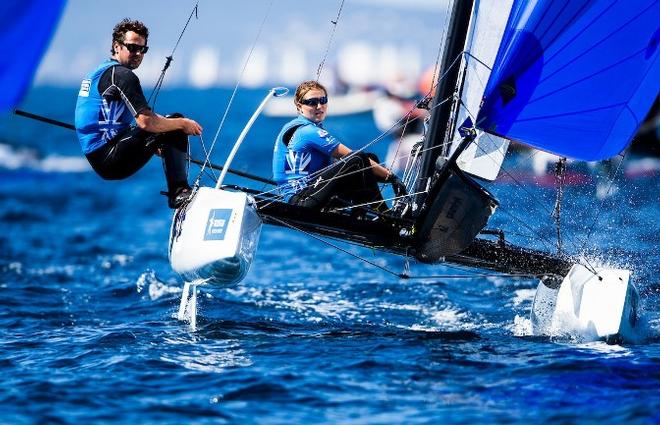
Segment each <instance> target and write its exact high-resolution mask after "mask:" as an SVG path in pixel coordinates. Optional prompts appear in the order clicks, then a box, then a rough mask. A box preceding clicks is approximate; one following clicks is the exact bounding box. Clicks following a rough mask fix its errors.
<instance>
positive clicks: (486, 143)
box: [449, 0, 513, 180]
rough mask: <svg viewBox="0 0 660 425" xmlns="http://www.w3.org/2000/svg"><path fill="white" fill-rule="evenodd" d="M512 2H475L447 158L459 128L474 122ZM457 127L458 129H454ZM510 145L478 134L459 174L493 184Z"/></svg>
mask: <svg viewBox="0 0 660 425" xmlns="http://www.w3.org/2000/svg"><path fill="white" fill-rule="evenodd" d="M512 3H513V0H477V1H475V2H474V6H473V10H472V18H471V20H470V27H469V29H468V38H467V41H466V43H465V53H464V54H463V57H462V60H461V71H462V73H463V75H462V76H459V81H462V85H461V91H460V102H458V103H457V105H456V107H457V112H456V116H455V119H454V123H455V124H454V132H453V137H452V144H451V148H450V150H449V154H451V153H452V152H453V149H455V148H456V147H457V146H458V145H459V144H460V141H461V138H462V136H461V135H460V132H459V128H458V127H460V125H461V123H463V122H465V120H466V119H468V118H470V119H471V121H472V122H475V121H476V114H477V112H479V107H480V105H481V100H482V99H483V95H484V90H485V89H486V83H487V82H488V77H489V76H490V70H491V68H492V66H493V62H495V55H496V53H497V48H498V46H499V44H500V40H501V39H502V34H503V33H504V28H505V26H506V23H507V19H508V17H509V12H510V11H511V5H512ZM456 124H458V125H456ZM508 146H509V141H508V140H507V139H504V138H502V137H498V136H494V135H492V134H489V133H485V132H479V134H478V135H477V138H476V139H475V141H474V142H473V143H472V144H470V145H469V146H468V147H467V148H466V149H465V151H464V152H463V153H462V154H461V155H460V156H459V158H458V159H457V161H456V164H457V165H458V166H459V167H460V168H461V170H463V171H465V172H467V173H470V174H472V175H475V176H478V177H481V178H483V179H486V180H495V178H496V177H497V174H498V171H499V169H500V167H501V165H502V162H503V161H504V156H505V155H506V151H507V148H508Z"/></svg>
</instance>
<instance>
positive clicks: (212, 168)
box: [188, 134, 219, 183]
mask: <svg viewBox="0 0 660 425" xmlns="http://www.w3.org/2000/svg"><path fill="white" fill-rule="evenodd" d="M199 140H200V145H201V146H202V151H203V153H204V158H207V157H208V156H209V155H210V153H209V151H208V150H207V149H206V143H204V138H203V137H202V135H201V134H200V135H199ZM188 159H189V160H191V161H192V158H188ZM203 166H204V164H203V163H202V167H203ZM214 168H215V167H209V170H210V171H211V175H212V176H213V177H212V180H213V181H216V182H217V181H218V177H219V176H217V175H216V174H215V169H214ZM198 182H199V180H198V181H197V182H196V183H198Z"/></svg>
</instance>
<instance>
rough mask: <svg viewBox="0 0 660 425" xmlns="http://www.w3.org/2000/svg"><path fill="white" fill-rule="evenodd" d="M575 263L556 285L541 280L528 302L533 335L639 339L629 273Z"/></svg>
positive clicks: (635, 298) (636, 301)
mask: <svg viewBox="0 0 660 425" xmlns="http://www.w3.org/2000/svg"><path fill="white" fill-rule="evenodd" d="M595 272H596V273H594V272H593V271H591V270H589V269H587V268H586V267H584V266H582V265H579V264H576V265H574V266H573V267H572V268H571V270H570V272H569V273H568V275H566V277H564V279H563V281H562V282H561V284H560V285H559V286H557V285H552V284H548V283H547V282H545V283H544V282H543V281H541V283H539V286H538V289H537V291H536V296H535V297H534V304H533V305H532V315H531V322H532V332H533V333H534V334H535V335H546V336H557V337H563V336H567V337H571V338H577V339H581V340H586V341H593V340H606V341H608V342H620V341H626V342H635V341H637V340H638V339H639V337H640V335H639V330H638V328H639V319H638V314H639V312H638V306H639V294H638V293H637V289H636V288H635V286H634V285H633V284H632V283H630V281H629V279H630V272H629V271H628V270H620V269H603V268H596V269H595Z"/></svg>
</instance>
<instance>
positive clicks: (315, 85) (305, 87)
mask: <svg viewBox="0 0 660 425" xmlns="http://www.w3.org/2000/svg"><path fill="white" fill-rule="evenodd" d="M314 89H317V90H323V93H325V95H326V96H327V95H328V90H326V88H325V87H323V84H321V83H319V82H318V81H315V80H309V81H303V82H302V83H300V85H299V86H298V88H297V89H296V96H295V97H294V98H293V103H295V104H296V106H300V101H301V100H303V98H304V97H305V95H306V94H307V92H308V91H310V90H314Z"/></svg>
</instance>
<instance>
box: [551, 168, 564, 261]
mask: <svg viewBox="0 0 660 425" xmlns="http://www.w3.org/2000/svg"><path fill="white" fill-rule="evenodd" d="M565 179H566V158H560V159H559V161H557V164H556V165H555V184H556V185H557V198H556V200H555V208H554V210H553V211H552V217H553V218H554V219H555V227H556V229H557V255H561V203H562V200H563V198H564V181H565Z"/></svg>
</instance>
